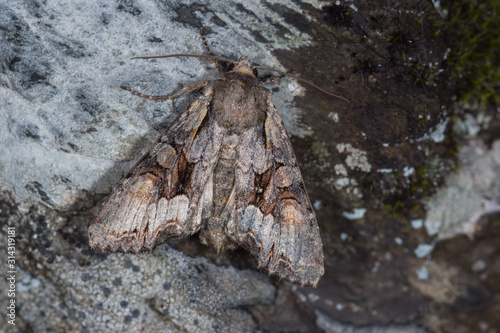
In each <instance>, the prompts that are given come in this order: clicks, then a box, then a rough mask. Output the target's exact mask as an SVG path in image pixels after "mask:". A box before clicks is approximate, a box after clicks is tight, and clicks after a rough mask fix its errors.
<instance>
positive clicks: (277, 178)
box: [227, 98, 324, 285]
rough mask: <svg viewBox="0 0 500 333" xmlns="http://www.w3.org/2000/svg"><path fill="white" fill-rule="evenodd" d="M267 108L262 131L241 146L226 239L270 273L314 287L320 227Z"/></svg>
mask: <svg viewBox="0 0 500 333" xmlns="http://www.w3.org/2000/svg"><path fill="white" fill-rule="evenodd" d="M267 104H268V115H267V119H266V123H265V128H264V129H259V128H253V129H249V130H247V132H245V133H244V135H243V137H242V141H241V142H240V145H239V148H240V149H239V150H238V154H239V155H238V162H237V165H236V184H235V188H236V198H237V199H236V203H235V204H234V205H233V207H234V209H233V210H232V212H231V218H230V219H229V222H228V225H227V230H228V235H229V236H230V237H231V238H232V239H233V241H235V242H236V243H238V244H241V245H242V246H244V247H245V248H247V249H248V251H250V253H252V254H253V255H255V256H256V258H257V260H258V263H259V265H260V266H261V267H264V268H265V269H267V270H268V271H269V272H270V273H271V274H276V275H278V276H280V277H284V278H286V279H288V280H290V281H292V282H298V283H301V284H310V285H316V283H317V282H318V280H319V278H320V277H321V276H322V275H323V273H324V266H323V246H322V242H321V238H320V235H319V228H318V224H317V222H316V217H315V215H314V212H313V210H312V208H311V203H310V201H309V197H308V195H307V192H306V189H305V187H304V183H303V180H302V175H301V174H300V170H299V167H298V165H297V160H296V158H295V154H294V152H293V148H292V145H291V143H290V139H289V138H288V135H287V133H286V130H285V127H284V125H283V122H282V120H281V117H280V116H279V114H278V112H277V111H276V108H275V107H274V105H273V104H272V102H271V100H270V98H267ZM248 147H253V148H255V147H257V148H255V149H248Z"/></svg>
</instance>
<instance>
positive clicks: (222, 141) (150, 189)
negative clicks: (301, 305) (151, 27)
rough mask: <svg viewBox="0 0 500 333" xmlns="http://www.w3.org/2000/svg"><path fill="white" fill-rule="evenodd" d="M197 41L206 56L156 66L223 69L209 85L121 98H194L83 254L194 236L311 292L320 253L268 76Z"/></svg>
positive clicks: (119, 193) (93, 231)
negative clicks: (219, 65) (212, 63)
mask: <svg viewBox="0 0 500 333" xmlns="http://www.w3.org/2000/svg"><path fill="white" fill-rule="evenodd" d="M203 41H204V43H205V47H206V48H207V50H208V51H209V55H207V56H205V55H186V54H179V55H177V54H176V55H167V56H159V57H173V56H193V57H202V58H208V59H211V60H222V61H226V62H229V63H230V66H229V67H228V70H227V71H226V72H225V73H222V74H221V77H220V78H219V79H216V80H214V81H203V82H197V83H194V84H191V85H189V86H187V87H185V88H183V89H181V90H180V91H178V92H177V93H174V94H172V95H167V96H149V95H144V94H140V93H138V92H135V91H133V90H131V89H129V88H125V89H127V90H129V91H130V92H132V93H134V94H136V95H139V96H141V97H143V98H148V99H151V100H167V99H174V100H175V99H176V98H177V97H179V96H181V95H183V94H187V93H192V92H196V91H197V92H200V94H199V97H197V98H196V99H195V100H194V101H193V102H192V104H191V105H190V106H189V107H188V108H187V109H186V110H185V111H184V112H183V113H182V114H181V115H180V116H179V117H178V118H177V120H175V121H174V122H173V123H172V125H171V126H170V128H169V129H168V130H167V131H166V132H165V133H164V134H163V135H162V136H161V137H160V138H159V139H158V141H157V142H156V143H155V144H154V146H153V147H152V148H151V150H150V151H149V152H148V153H147V154H146V155H144V156H143V157H142V158H141V159H140V161H139V162H138V163H137V164H136V166H135V167H134V168H133V169H132V170H131V171H130V173H129V174H128V175H127V176H126V177H125V178H124V179H123V180H122V182H121V183H120V184H119V185H118V187H116V188H115V189H114V191H113V192H112V194H111V195H110V197H109V198H108V199H107V201H106V202H105V203H104V204H103V206H102V208H101V211H100V213H99V214H98V216H97V217H96V218H95V220H94V221H93V222H92V223H91V225H90V227H89V239H90V245H91V246H92V247H93V248H100V249H102V250H105V251H112V252H116V251H118V252H134V253H138V252H143V251H150V250H152V249H154V248H155V247H156V246H157V245H160V244H162V243H164V242H166V241H168V240H171V239H175V238H180V237H186V236H189V235H192V234H194V233H196V232H199V237H200V239H201V241H202V243H204V244H207V245H211V246H213V247H215V249H216V250H217V251H220V250H223V249H233V248H235V247H237V246H241V247H243V248H245V249H246V250H247V251H248V252H250V253H251V254H252V255H253V256H255V258H256V259H257V262H258V265H259V267H260V268H263V269H264V270H266V271H267V272H268V273H269V274H272V275H276V276H278V277H279V278H284V279H286V280H288V281H290V282H293V283H298V284H300V285H312V286H315V285H316V284H317V283H318V280H319V279H320V277H321V276H322V275H323V274H324V263H323V262H324V259H323V245H322V242H321V238H320V234H319V228H318V223H317V221H316V217H315V214H314V211H313V209H312V207H311V202H310V201H309V197H308V195H307V192H306V188H305V186H304V181H303V180H302V176H301V173H300V170H299V166H298V164H297V160H296V158H295V153H294V151H293V148H292V145H291V143H290V139H289V137H288V135H287V132H286V129H285V126H284V125H283V122H282V120H281V117H280V115H279V114H278V112H277V110H276V107H275V106H274V104H273V103H272V101H271V97H270V92H269V90H268V89H266V88H265V87H264V85H263V83H262V82H261V80H260V79H259V78H258V76H257V69H262V68H263V69H269V68H266V67H259V66H253V65H252V64H251V62H250V58H249V57H248V56H241V57H240V58H239V60H238V61H237V62H235V61H232V60H229V59H225V58H220V57H216V56H214V55H213V53H211V51H210V49H209V48H208V45H207V44H206V41H205V39H204V38H203ZM139 58H156V57H139ZM277 72H279V73H281V74H287V73H283V72H280V71H277ZM291 76H293V75H291ZM294 77H295V76H294Z"/></svg>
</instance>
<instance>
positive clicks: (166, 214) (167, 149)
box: [89, 86, 224, 253]
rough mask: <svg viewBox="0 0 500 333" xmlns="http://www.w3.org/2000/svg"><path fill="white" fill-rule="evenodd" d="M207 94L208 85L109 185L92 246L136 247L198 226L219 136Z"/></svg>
mask: <svg viewBox="0 0 500 333" xmlns="http://www.w3.org/2000/svg"><path fill="white" fill-rule="evenodd" d="M212 94H213V93H212V90H211V87H210V86H208V87H207V88H206V89H205V90H204V93H203V95H201V96H200V97H198V99H196V100H195V101H194V102H193V103H192V104H191V106H190V107H189V108H188V110H186V111H185V112H183V113H182V114H181V115H180V116H179V117H178V119H177V120H176V121H175V122H174V123H173V124H172V126H171V127H170V128H169V129H168V130H167V131H166V132H165V133H164V134H163V135H162V136H161V137H160V139H159V140H158V141H157V142H156V143H155V144H154V146H153V148H152V149H151V150H150V151H149V153H147V154H146V155H145V156H144V157H143V158H142V159H141V160H140V161H139V162H138V163H137V164H136V166H135V167H134V168H133V169H132V170H131V172H130V173H129V174H128V176H126V177H125V179H124V180H122V182H121V184H120V185H119V186H118V187H117V188H115V189H114V191H113V193H112V194H111V196H110V197H109V198H108V199H107V201H106V202H105V203H104V205H103V207H102V208H101V211H100V213H99V215H98V216H97V217H96V218H95V220H94V221H93V222H92V224H91V225H90V227H89V239H90V245H91V246H92V247H93V248H95V247H99V248H101V249H103V250H107V251H113V252H115V251H120V252H136V253H137V252H142V251H147V250H151V249H153V248H154V247H156V246H157V245H159V244H162V243H164V242H166V241H167V240H168V239H171V238H178V237H183V236H187V235H191V234H193V233H195V232H197V231H198V230H199V229H200V226H201V223H202V222H201V216H202V213H203V210H204V209H207V207H208V206H210V202H211V195H212V193H210V191H204V188H205V184H206V183H207V182H208V181H209V177H210V174H211V173H212V170H213V168H214V166H215V163H216V162H217V156H218V153H219V150H220V147H221V145H222V138H223V136H224V129H222V128H221V127H220V126H218V124H216V123H215V122H214V121H213V119H211V118H210V117H207V112H208V108H209V105H210V101H211V96H212ZM207 188H208V187H207Z"/></svg>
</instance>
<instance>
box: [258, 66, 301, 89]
mask: <svg viewBox="0 0 500 333" xmlns="http://www.w3.org/2000/svg"><path fill="white" fill-rule="evenodd" d="M286 73H287V74H295V69H293V68H292V69H290V70H289V71H287V72H286ZM285 76H286V75H269V76H266V77H264V78H262V80H261V81H262V83H263V84H277V85H280V84H281V79H282V78H284V77H285Z"/></svg>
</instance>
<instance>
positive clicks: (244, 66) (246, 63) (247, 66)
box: [229, 55, 257, 77]
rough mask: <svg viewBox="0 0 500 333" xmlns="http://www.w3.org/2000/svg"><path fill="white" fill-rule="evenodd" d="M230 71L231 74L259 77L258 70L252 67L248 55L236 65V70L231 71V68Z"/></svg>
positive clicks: (241, 58) (242, 57)
mask: <svg viewBox="0 0 500 333" xmlns="http://www.w3.org/2000/svg"><path fill="white" fill-rule="evenodd" d="M229 69H230V70H231V72H240V73H244V74H248V75H253V76H255V77H257V69H255V67H253V66H252V63H251V62H250V57H249V56H246V55H243V56H241V57H240V59H238V62H237V63H236V64H234V68H232V69H231V67H230V68H229Z"/></svg>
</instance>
